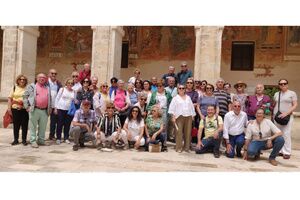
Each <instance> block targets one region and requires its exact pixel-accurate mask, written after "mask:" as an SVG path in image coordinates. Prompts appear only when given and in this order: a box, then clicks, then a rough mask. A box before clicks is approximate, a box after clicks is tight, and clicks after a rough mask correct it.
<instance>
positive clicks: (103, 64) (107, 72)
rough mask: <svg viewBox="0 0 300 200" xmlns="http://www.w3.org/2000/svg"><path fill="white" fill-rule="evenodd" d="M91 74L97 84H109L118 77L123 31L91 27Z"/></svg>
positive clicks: (118, 28)
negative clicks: (96, 78)
mask: <svg viewBox="0 0 300 200" xmlns="http://www.w3.org/2000/svg"><path fill="white" fill-rule="evenodd" d="M92 29H93V48H92V66H91V70H92V74H93V75H96V76H98V78H99V82H104V81H106V82H109V81H110V78H111V77H113V76H115V77H120V71H121V56H122V37H123V36H124V31H123V28H122V27H119V26H93V27H92Z"/></svg>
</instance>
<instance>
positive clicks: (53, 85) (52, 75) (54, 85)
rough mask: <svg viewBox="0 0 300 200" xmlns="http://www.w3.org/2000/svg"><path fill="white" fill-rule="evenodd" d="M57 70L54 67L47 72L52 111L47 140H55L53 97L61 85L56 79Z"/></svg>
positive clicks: (55, 125) (55, 116)
mask: <svg viewBox="0 0 300 200" xmlns="http://www.w3.org/2000/svg"><path fill="white" fill-rule="evenodd" d="M56 77H57V72H56V70H55V69H50V70H49V73H48V86H49V87H50V95H51V108H52V112H51V115H50V133H49V140H55V137H54V135H55V130H56V127H57V120H58V118H57V116H58V115H56V114H55V113H54V109H55V98H56V95H57V93H58V91H59V89H60V88H61V87H62V84H61V82H60V81H59V80H57V78H56Z"/></svg>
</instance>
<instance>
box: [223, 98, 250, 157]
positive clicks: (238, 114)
mask: <svg viewBox="0 0 300 200" xmlns="http://www.w3.org/2000/svg"><path fill="white" fill-rule="evenodd" d="M247 123H248V119H247V114H246V113H245V112H244V111H241V104H240V102H238V101H234V102H233V111H230V112H228V113H227V114H226V115H225V117H224V128H223V138H224V139H225V140H226V155H227V157H229V158H234V155H235V147H236V156H237V157H239V158H240V157H242V154H241V150H242V147H243V145H244V143H245V133H244V130H245V127H246V125H247Z"/></svg>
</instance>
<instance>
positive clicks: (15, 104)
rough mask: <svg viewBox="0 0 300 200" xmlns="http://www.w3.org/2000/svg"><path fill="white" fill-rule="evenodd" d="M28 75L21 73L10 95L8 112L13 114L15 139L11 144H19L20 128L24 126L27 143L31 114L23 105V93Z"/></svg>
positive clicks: (24, 143) (23, 133)
mask: <svg viewBox="0 0 300 200" xmlns="http://www.w3.org/2000/svg"><path fill="white" fill-rule="evenodd" d="M27 82H28V80H27V77H26V76H24V75H22V74H20V75H19V76H17V78H16V84H15V85H14V87H13V89H12V91H11V92H10V94H9V97H8V108H7V110H8V113H9V114H10V115H12V116H13V129H14V141H13V142H12V143H11V145H17V144H19V130H20V127H22V144H23V145H24V146H26V145H27V142H26V139H27V130H28V120H29V115H28V112H27V111H26V109H25V108H24V105H23V94H24V92H25V90H26V86H27Z"/></svg>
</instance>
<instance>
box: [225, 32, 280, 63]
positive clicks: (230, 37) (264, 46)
mask: <svg viewBox="0 0 300 200" xmlns="http://www.w3.org/2000/svg"><path fill="white" fill-rule="evenodd" d="M283 40H284V30H283V27H282V26H225V28H224V31H223V36H222V59H224V61H225V62H226V63H229V62H230V59H231V45H232V41H254V42H255V60H260V61H265V62H267V61H269V60H272V61H274V60H275V61H282V56H283Z"/></svg>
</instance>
